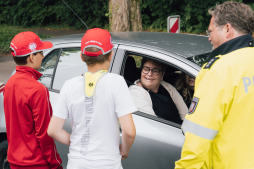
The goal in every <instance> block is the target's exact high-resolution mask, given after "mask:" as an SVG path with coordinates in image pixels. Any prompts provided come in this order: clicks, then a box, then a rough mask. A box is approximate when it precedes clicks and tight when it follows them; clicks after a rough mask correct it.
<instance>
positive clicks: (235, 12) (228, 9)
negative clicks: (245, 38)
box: [208, 1, 254, 34]
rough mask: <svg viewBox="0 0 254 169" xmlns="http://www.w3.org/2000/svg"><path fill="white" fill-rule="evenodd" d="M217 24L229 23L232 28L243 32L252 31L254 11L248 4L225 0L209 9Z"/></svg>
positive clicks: (253, 28)
mask: <svg viewBox="0 0 254 169" xmlns="http://www.w3.org/2000/svg"><path fill="white" fill-rule="evenodd" d="M208 12H209V14H210V15H211V16H213V17H214V23H215V25H217V26H224V25H226V24H227V23H230V24H231V25H232V27H233V28H235V29H236V30H237V31H239V32H241V33H244V34H249V33H250V34H251V33H252V32H253V31H254V12H253V10H252V9H251V7H249V6H248V5H246V4H244V3H240V2H235V1H227V2H224V3H222V4H220V5H216V6H215V7H214V8H211V9H209V11H208Z"/></svg>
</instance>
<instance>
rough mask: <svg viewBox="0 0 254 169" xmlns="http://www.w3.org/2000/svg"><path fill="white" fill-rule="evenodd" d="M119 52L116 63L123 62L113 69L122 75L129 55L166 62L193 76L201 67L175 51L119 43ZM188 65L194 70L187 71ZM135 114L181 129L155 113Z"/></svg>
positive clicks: (138, 112)
mask: <svg viewBox="0 0 254 169" xmlns="http://www.w3.org/2000/svg"><path fill="white" fill-rule="evenodd" d="M118 52H119V53H117V55H116V58H115V62H116V63H119V62H121V64H117V65H118V66H113V69H112V71H113V72H114V73H117V74H119V75H121V76H123V74H124V69H125V63H126V60H127V57H128V56H129V55H137V56H141V57H148V58H151V59H154V60H157V61H160V62H163V63H165V64H167V65H169V66H172V67H174V68H176V69H178V70H180V71H183V72H186V73H187V74H189V75H190V76H192V77H196V75H197V74H198V72H199V69H200V67H199V66H198V65H196V64H195V63H193V62H191V61H189V60H187V59H186V58H182V60H181V59H180V58H177V55H175V54H173V53H172V54H170V53H167V52H165V53H164V52H161V51H156V50H152V49H147V48H144V47H143V48H142V47H141V48H140V47H136V46H131V45H119V46H118ZM153 54H154V55H155V54H156V56H159V57H155V56H154V55H153ZM160 55H161V57H160ZM120 56H122V57H120ZM178 57H180V56H178ZM172 61H173V62H172ZM183 61H186V62H183ZM177 63H179V64H183V65H185V66H183V67H185V68H183V67H179V66H178V65H176V64H177ZM193 65H194V66H193ZM187 67H189V68H192V71H191V72H189V71H187ZM134 114H136V115H138V116H142V117H144V118H148V119H151V120H154V121H157V122H160V123H163V124H166V125H170V126H173V127H176V128H179V129H181V124H178V123H174V122H172V121H168V120H165V119H163V118H160V117H157V116H153V115H150V114H147V113H144V112H141V111H137V112H134Z"/></svg>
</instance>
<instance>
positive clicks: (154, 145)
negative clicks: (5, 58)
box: [112, 45, 198, 169]
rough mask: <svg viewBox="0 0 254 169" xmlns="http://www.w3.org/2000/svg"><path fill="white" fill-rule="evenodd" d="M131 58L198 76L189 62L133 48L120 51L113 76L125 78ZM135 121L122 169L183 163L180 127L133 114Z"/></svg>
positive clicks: (161, 168) (122, 47)
mask: <svg viewBox="0 0 254 169" xmlns="http://www.w3.org/2000/svg"><path fill="white" fill-rule="evenodd" d="M118 54H119V56H118ZM129 54H132V55H138V56H144V57H150V58H153V59H156V60H158V61H162V62H164V63H166V64H168V65H171V66H174V67H175V68H177V69H178V70H181V71H184V72H186V73H188V74H190V75H192V76H194V77H195V76H196V74H197V73H198V66H195V65H193V64H192V63H190V62H189V61H188V60H184V59H182V58H181V59H180V58H179V56H176V55H174V54H171V55H170V54H169V53H167V52H163V51H158V50H153V49H152V48H145V47H137V46H132V45H120V46H119V47H118V50H117V55H116V57H115V60H114V66H113V68H112V72H114V73H118V74H124V72H123V70H124V62H125V60H126V57H127V55H129ZM121 56H125V57H121ZM133 119H134V123H135V126H136V138H135V141H134V144H133V146H132V148H131V150H130V153H129V157H128V158H127V159H126V160H123V161H122V164H123V168H125V169H136V168H146V169H164V168H165V169H166V168H167V169H169V168H170V169H171V168H172V169H173V168H174V166H175V165H174V164H175V161H177V160H178V159H180V155H181V149H182V145H183V142H184V135H183V134H182V131H181V129H180V126H181V125H180V124H176V123H173V122H170V121H167V120H164V119H162V118H159V117H156V116H152V115H148V114H146V113H144V112H135V113H133Z"/></svg>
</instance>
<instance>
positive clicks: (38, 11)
mask: <svg viewBox="0 0 254 169" xmlns="http://www.w3.org/2000/svg"><path fill="white" fill-rule="evenodd" d="M65 1H66V3H67V4H68V5H69V6H70V7H71V8H72V9H73V10H74V11H75V12H76V13H77V14H78V15H79V16H80V17H81V19H82V20H83V21H84V22H85V23H86V24H87V25H88V27H89V28H93V27H101V28H106V29H107V28H109V18H110V17H112V13H111V11H109V2H108V0H106V1H105V0H96V1H95V0H74V1H73V0H65ZM224 1H226V0H209V1H200V0H159V1H158V0H140V5H141V6H140V9H141V14H142V27H143V30H144V31H166V30H167V18H168V16H172V15H180V17H181V23H180V25H181V32H188V33H205V30H206V29H207V27H208V25H209V20H210V16H209V15H208V12H207V11H208V9H209V8H211V7H213V6H215V5H216V4H219V3H222V2H224ZM236 1H240V2H243V3H246V4H248V5H250V6H251V7H252V9H254V2H253V0H236ZM0 11H1V12H0V24H8V25H12V26H13V25H16V26H22V27H45V26H46V27H48V26H52V25H53V27H71V28H76V29H86V27H85V26H84V25H83V23H82V22H81V21H80V20H79V19H78V18H77V17H76V16H75V14H73V12H72V11H71V10H70V9H69V8H68V7H67V6H66V5H65V4H64V3H63V1H62V0H56V1H52V0H2V1H0Z"/></svg>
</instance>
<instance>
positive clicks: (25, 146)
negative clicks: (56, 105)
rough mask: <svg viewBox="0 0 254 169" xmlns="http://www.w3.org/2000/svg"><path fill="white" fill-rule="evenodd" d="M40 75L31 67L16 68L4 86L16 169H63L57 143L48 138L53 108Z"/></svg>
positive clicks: (10, 148) (11, 159)
mask: <svg viewBox="0 0 254 169" xmlns="http://www.w3.org/2000/svg"><path fill="white" fill-rule="evenodd" d="M41 75H42V74H41V73H39V72H38V71H36V70H35V69H32V68H30V67H26V66H17V67H16V73H15V74H14V75H13V76H11V78H10V79H9V80H8V81H7V83H6V85H5V89H4V111H5V120H6V132H7V140H8V152H7V159H8V161H9V163H10V164H13V166H12V167H13V168H18V167H17V166H24V167H25V166H30V167H32V168H34V169H35V168H36V169H37V168H38V169H39V168H45V167H46V166H48V168H54V169H59V168H62V166H61V163H62V160H61V158H60V156H59V154H58V153H57V151H56V146H55V143H54V140H53V139H52V138H51V137H49V136H48V135H47V128H48V124H49V121H50V117H51V116H52V107H51V104H50V101H49V92H48V89H47V88H46V87H45V86H44V85H42V84H41V83H39V82H38V81H37V80H38V79H39V78H40V76H41ZM14 165H15V166H16V167H15V166H14ZM40 166H41V167H40Z"/></svg>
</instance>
